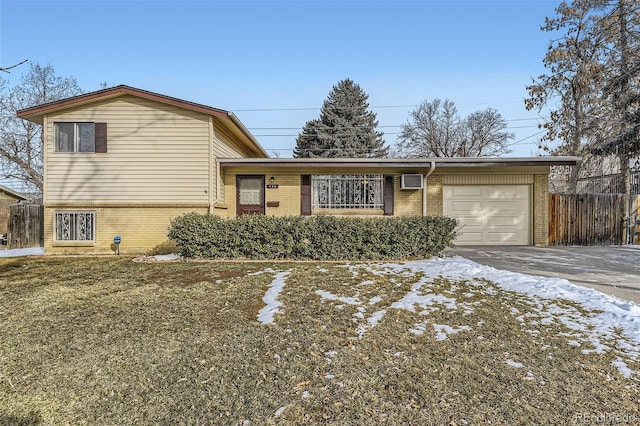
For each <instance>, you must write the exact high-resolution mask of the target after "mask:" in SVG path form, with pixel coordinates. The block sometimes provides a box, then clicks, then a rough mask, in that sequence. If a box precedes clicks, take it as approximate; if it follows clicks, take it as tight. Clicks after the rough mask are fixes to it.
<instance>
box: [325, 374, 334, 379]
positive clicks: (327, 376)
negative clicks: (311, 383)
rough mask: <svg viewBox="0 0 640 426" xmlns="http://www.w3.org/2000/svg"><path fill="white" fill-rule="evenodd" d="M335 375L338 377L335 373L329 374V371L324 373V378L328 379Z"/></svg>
mask: <svg viewBox="0 0 640 426" xmlns="http://www.w3.org/2000/svg"><path fill="white" fill-rule="evenodd" d="M335 377H336V376H335V375H333V374H329V373H327V374H325V375H324V378H325V379H327V380H331V379H335Z"/></svg>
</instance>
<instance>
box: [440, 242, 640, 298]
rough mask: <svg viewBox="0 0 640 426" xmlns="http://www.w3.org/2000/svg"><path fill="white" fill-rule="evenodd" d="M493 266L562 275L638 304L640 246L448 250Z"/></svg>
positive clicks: (542, 274) (469, 248) (504, 247)
mask: <svg viewBox="0 0 640 426" xmlns="http://www.w3.org/2000/svg"><path fill="white" fill-rule="evenodd" d="M447 254H449V255H458V256H462V257H465V258H467V259H469V260H472V261H474V262H477V263H480V264H482V265H488V266H492V267H494V268H496V269H504V270H507V271H513V272H520V273H523V274H528V275H539V276H545V277H558V278H565V279H567V280H569V281H570V282H572V283H574V284H576V285H581V286H585V287H589V288H592V289H595V290H598V291H600V292H602V293H606V294H612V295H614V296H618V297H620V298H622V299H626V300H631V301H633V302H636V303H638V304H640V247H637V246H636V247H634V246H610V247H531V246H463V247H456V248H455V249H451V250H449V251H448V252H447Z"/></svg>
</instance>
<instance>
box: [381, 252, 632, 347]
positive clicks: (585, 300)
mask: <svg viewBox="0 0 640 426" xmlns="http://www.w3.org/2000/svg"><path fill="white" fill-rule="evenodd" d="M385 267H386V268H387V269H396V270H397V271H398V272H406V271H407V270H410V271H412V272H414V273H421V274H423V280H424V279H428V278H431V279H435V278H438V277H444V278H448V279H451V280H488V281H490V282H493V283H495V284H497V285H498V286H500V287H501V288H502V289H504V290H508V291H515V292H518V293H523V294H526V295H528V296H531V297H533V298H540V299H545V300H550V299H551V300H553V299H566V300H569V301H572V302H575V303H578V304H580V305H582V306H583V307H584V308H586V309H587V310H588V311H591V312H590V314H589V315H588V316H585V315H582V314H581V313H580V312H578V311H577V309H575V308H573V307H562V308H560V307H558V306H557V305H554V306H553V307H551V308H550V311H551V312H550V313H552V314H554V315H558V316H557V317H556V318H557V319H558V320H559V321H560V322H561V323H562V324H563V325H565V326H567V327H569V328H572V329H574V330H581V331H583V332H586V333H589V337H590V340H591V342H592V343H593V344H594V346H596V347H597V348H599V349H601V350H603V349H605V348H606V346H605V345H602V343H601V342H600V338H601V337H607V338H609V337H612V336H614V335H615V330H617V329H620V330H622V333H623V334H624V336H625V337H626V338H627V339H629V340H630V341H631V342H633V343H634V344H636V352H637V351H638V349H637V347H638V344H640V306H638V305H637V304H635V303H634V302H631V301H626V300H622V299H620V298H617V297H615V296H611V295H607V294H604V293H601V292H599V291H596V290H593V289H590V288H586V287H581V286H577V285H574V284H572V283H570V282H569V281H567V280H566V279H563V278H548V277H539V276H531V275H525V274H520V273H517V272H510V271H503V270H498V269H495V268H492V267H490V266H483V265H479V264H477V263H475V262H472V261H470V260H468V259H465V258H462V257H460V256H455V257H451V258H432V259H427V260H418V261H411V262H406V263H404V264H386V265H385ZM544 305H548V302H545V303H544ZM596 330H597V331H596ZM636 356H637V353H636Z"/></svg>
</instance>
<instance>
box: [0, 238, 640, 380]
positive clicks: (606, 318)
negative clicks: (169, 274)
mask: <svg viewBox="0 0 640 426" xmlns="http://www.w3.org/2000/svg"><path fill="white" fill-rule="evenodd" d="M634 248H635V247H634ZM42 254H44V250H43V249H42V248H30V249H18V250H0V257H12V256H35V255H42ZM177 259H178V257H177V256H173V255H169V256H157V257H154V258H153V260H154V261H175V260H177ZM147 260H148V259H147ZM347 267H348V268H350V269H351V271H352V273H353V274H354V276H357V274H358V271H359V270H364V271H367V272H369V273H372V274H374V275H379V276H388V277H389V279H393V276H394V275H398V276H403V277H407V276H416V277H418V276H419V277H420V278H419V279H416V282H415V283H414V284H413V286H412V288H411V290H410V291H409V292H408V293H407V294H405V295H404V296H403V297H402V298H400V299H399V300H388V301H386V302H388V303H386V304H385V305H386V306H387V308H386V309H376V305H378V304H379V303H380V302H382V301H383V300H384V298H383V297H382V296H375V297H371V298H369V299H366V300H363V299H360V297H359V296H358V293H356V295H355V296H354V295H353V294H350V295H339V294H332V293H330V292H328V291H326V290H324V289H317V290H316V291H315V294H316V296H317V297H319V299H320V300H321V301H323V302H327V303H334V304H335V305H336V308H337V309H343V308H344V306H345V305H354V306H357V308H356V309H357V312H356V313H355V314H354V318H353V321H354V323H356V332H357V335H358V336H359V337H360V338H362V337H363V336H364V335H365V334H366V333H368V332H372V330H373V329H374V328H375V327H376V325H377V324H378V323H379V322H380V321H381V320H382V319H383V318H384V316H385V314H386V312H387V310H388V309H406V310H409V311H411V312H415V313H416V314H417V318H419V319H420V320H419V321H417V322H416V323H415V324H414V325H413V327H412V328H410V329H409V330H407V332H409V333H413V334H416V335H421V334H423V333H425V331H426V330H427V329H433V331H434V332H435V336H436V339H438V340H445V339H446V338H447V336H448V335H450V334H455V333H468V332H471V331H472V330H473V326H474V324H468V325H465V326H460V327H452V326H450V325H448V324H436V323H432V322H431V321H430V320H429V312H431V311H433V310H435V309H449V310H459V311H461V312H462V315H465V314H468V313H470V312H473V310H474V309H475V306H477V304H478V303H480V302H469V301H465V300H456V299H455V298H452V297H450V295H443V294H438V293H437V292H435V291H434V290H433V288H432V286H431V284H432V282H433V280H434V279H436V278H438V277H442V278H447V279H450V280H452V281H466V282H469V283H472V285H473V288H474V290H473V291H477V292H482V293H483V294H491V292H492V291H493V292H495V289H494V288H493V287H491V286H489V285H487V281H489V282H492V283H494V284H496V285H497V286H499V287H500V288H502V289H504V290H508V291H513V292H517V293H521V294H525V295H527V296H528V297H529V300H530V306H531V309H530V310H529V312H526V313H521V312H520V311H519V310H518V309H516V308H512V309H511V314H512V315H514V317H515V318H516V319H517V320H518V321H520V322H522V323H523V329H524V332H529V333H532V334H534V335H535V334H536V333H537V331H536V330H535V329H533V328H532V329H527V328H526V325H527V324H531V325H537V324H543V325H544V324H551V323H554V322H559V323H560V324H562V325H564V326H565V327H567V328H568V329H569V330H571V333H567V335H568V337H570V340H569V344H570V345H573V346H579V347H583V348H584V349H583V352H584V353H590V352H597V353H601V352H604V351H613V352H614V353H615V354H616V360H615V361H613V363H612V364H613V365H615V366H616V367H617V368H618V370H619V371H620V373H621V374H623V375H624V376H625V377H629V376H630V375H631V374H640V372H635V371H631V370H630V369H629V368H628V366H627V364H626V363H625V358H630V359H634V360H636V359H637V358H638V356H640V306H639V305H637V304H636V303H634V302H631V301H626V300H623V299H620V298H617V297H615V296H610V295H607V294H604V293H601V292H598V291H596V290H592V289H589V288H586V287H582V286H577V285H574V284H572V283H570V282H569V281H567V280H566V279H561V278H549V277H540V276H532V275H525V274H521V273H516V272H509V271H504V270H498V269H495V268H492V267H490V266H484V265H480V264H478V263H475V262H472V261H470V260H468V259H465V258H463V257H460V256H455V257H449V258H433V259H428V260H418V261H411V262H404V263H381V264H366V263H362V264H359V263H356V264H353V265H348V266H347ZM326 272H328V270H326V269H323V268H318V273H326ZM258 273H270V274H273V275H274V278H273V281H272V283H271V284H270V285H269V287H268V289H267V291H266V293H265V295H264V297H263V302H264V303H265V307H264V308H263V309H262V310H261V311H260V312H259V313H258V318H257V319H258V320H259V321H260V322H261V323H263V324H269V323H271V322H273V321H276V320H277V317H276V316H275V314H277V313H281V312H283V311H284V310H285V309H287V307H286V306H283V304H282V302H281V301H280V300H278V296H279V294H280V293H281V292H282V291H283V290H284V288H285V286H286V279H287V276H288V275H289V274H290V273H291V270H286V271H277V270H273V269H271V268H267V269H265V270H263V271H260V272H258ZM372 284H373V282H372V281H371V280H365V281H362V282H361V283H360V284H359V285H360V286H369V285H372ZM471 295H472V294H471V293H470V294H469V297H470V296H471ZM563 300H568V301H570V302H574V303H575V304H577V305H580V306H581V308H582V309H581V310H579V309H577V308H576V307H575V306H572V305H571V304H567V303H564V302H563ZM370 311H372V312H370ZM585 312H586V313H585ZM618 331H619V332H620V333H619V334H618V333H617V332H618ZM619 336H621V337H619ZM612 341H613V342H616V343H615V344H614V345H612V344H611V342H612ZM612 346H615V347H612ZM505 362H507V363H508V364H509V365H512V366H514V367H516V366H519V363H518V361H517V360H513V359H508V360H507V361H505Z"/></svg>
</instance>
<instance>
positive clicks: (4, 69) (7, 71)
mask: <svg viewBox="0 0 640 426" xmlns="http://www.w3.org/2000/svg"><path fill="white" fill-rule="evenodd" d="M25 62H29V60H28V59H25V60H24V61H22V62H19V63H17V64H15V65H11V66H10V67H4V68H3V67H0V71H3V72H6V73H10V72H11V71H9V70H10V69H12V68H15V67H18V66H20V65H22V64H24V63H25Z"/></svg>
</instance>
